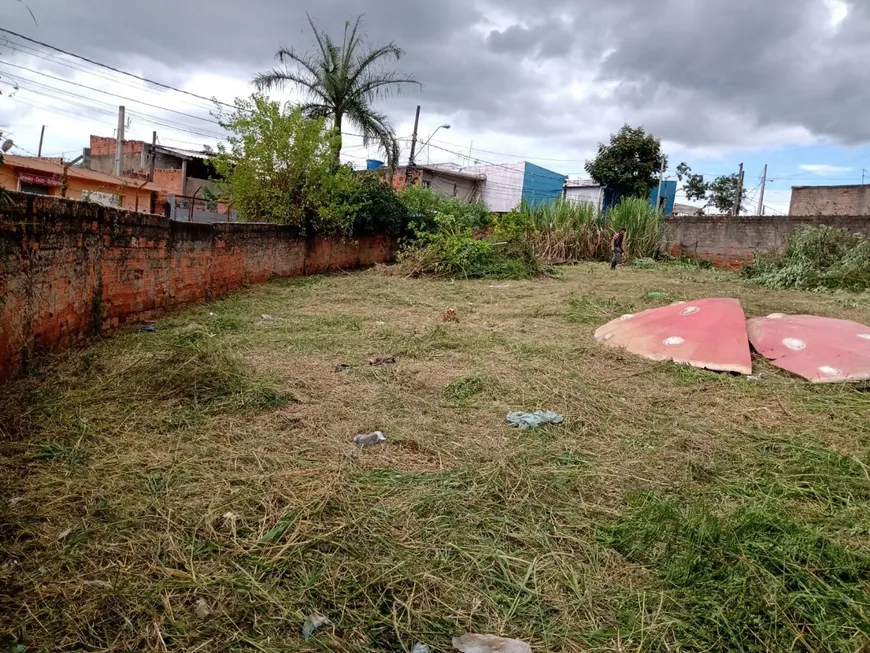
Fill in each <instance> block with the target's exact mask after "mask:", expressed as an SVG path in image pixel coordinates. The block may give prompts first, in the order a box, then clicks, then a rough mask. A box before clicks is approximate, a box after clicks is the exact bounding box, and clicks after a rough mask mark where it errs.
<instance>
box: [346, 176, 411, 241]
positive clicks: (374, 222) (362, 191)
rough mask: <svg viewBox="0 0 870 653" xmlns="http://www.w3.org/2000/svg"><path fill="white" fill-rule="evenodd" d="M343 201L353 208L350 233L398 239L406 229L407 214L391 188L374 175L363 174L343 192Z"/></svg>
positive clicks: (400, 200)
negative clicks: (344, 194)
mask: <svg viewBox="0 0 870 653" xmlns="http://www.w3.org/2000/svg"><path fill="white" fill-rule="evenodd" d="M344 201H345V202H346V203H347V204H348V205H352V206H354V207H355V208H354V212H353V216H354V217H353V233H354V234H357V235H367V234H385V235H388V236H401V235H404V234H405V233H406V232H407V230H408V226H409V223H410V221H411V212H410V211H409V210H408V207H407V206H406V205H405V203H404V202H403V201H402V199H401V198H400V197H399V194H398V193H397V192H396V191H395V190H393V187H392V186H390V185H389V184H387V183H384V181H383V180H381V179H380V178H379V177H378V176H377V175H373V174H366V175H363V176H362V177H361V178H360V179H359V183H358V184H356V185H355V186H354V187H351V188H349V189H348V190H347V191H346V197H345V198H344Z"/></svg>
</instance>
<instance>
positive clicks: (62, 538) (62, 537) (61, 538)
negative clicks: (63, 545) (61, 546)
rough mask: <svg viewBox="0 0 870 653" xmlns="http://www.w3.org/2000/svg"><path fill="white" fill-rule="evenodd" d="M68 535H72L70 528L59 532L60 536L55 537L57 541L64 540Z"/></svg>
mask: <svg viewBox="0 0 870 653" xmlns="http://www.w3.org/2000/svg"><path fill="white" fill-rule="evenodd" d="M70 533H72V529H71V528H67V529H66V530H64V531H61V533H60V535H58V536H57V539H59V540H65V539H66V538H67V537H68V536H69V534H70Z"/></svg>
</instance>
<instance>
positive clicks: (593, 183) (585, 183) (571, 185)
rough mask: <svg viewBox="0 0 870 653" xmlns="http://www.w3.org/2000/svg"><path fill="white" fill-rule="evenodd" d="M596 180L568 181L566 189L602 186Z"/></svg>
mask: <svg viewBox="0 0 870 653" xmlns="http://www.w3.org/2000/svg"><path fill="white" fill-rule="evenodd" d="M600 185H601V184H599V183H598V182H597V181H595V180H594V179H568V180H567V181H566V182H565V187H566V188H585V187H587V186H600Z"/></svg>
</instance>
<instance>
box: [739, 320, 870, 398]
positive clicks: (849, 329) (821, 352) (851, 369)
mask: <svg viewBox="0 0 870 653" xmlns="http://www.w3.org/2000/svg"><path fill="white" fill-rule="evenodd" d="M749 340H750V341H751V342H752V346H753V347H755V349H756V351H757V352H758V353H759V354H761V355H762V356H764V357H765V358H767V359H769V360H770V361H771V362H772V363H773V364H774V365H776V366H777V367H779V368H781V369H784V370H787V371H789V372H791V373H792V374H797V375H798V376H801V377H803V378H805V379H808V380H810V381H812V382H813V383H836V382H838V381H840V382H842V381H864V380H867V379H870V327H868V326H865V325H863V324H859V323H857V322H849V321H847V320H835V319H832V318H827V317H816V316H815V315H783V314H781V313H775V314H774V315H771V316H769V317H761V318H756V319H753V320H749Z"/></svg>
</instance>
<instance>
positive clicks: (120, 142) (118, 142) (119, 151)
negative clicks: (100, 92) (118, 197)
mask: <svg viewBox="0 0 870 653" xmlns="http://www.w3.org/2000/svg"><path fill="white" fill-rule="evenodd" d="M123 160H124V107H123V106H120V107H118V134H117V137H116V138H115V176H116V177H120V176H121V172H122V170H121V168H122V162H123Z"/></svg>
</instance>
